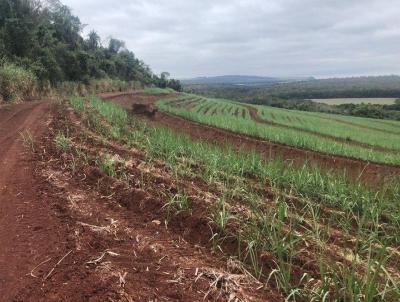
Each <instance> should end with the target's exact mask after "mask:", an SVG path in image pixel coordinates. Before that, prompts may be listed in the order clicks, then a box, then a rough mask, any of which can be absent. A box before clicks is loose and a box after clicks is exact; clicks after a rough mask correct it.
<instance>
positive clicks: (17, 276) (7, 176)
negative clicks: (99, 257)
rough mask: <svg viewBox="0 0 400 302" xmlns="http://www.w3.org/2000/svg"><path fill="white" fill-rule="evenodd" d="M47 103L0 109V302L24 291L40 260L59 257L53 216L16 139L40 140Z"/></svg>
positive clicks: (47, 111)
mask: <svg viewBox="0 0 400 302" xmlns="http://www.w3.org/2000/svg"><path fill="white" fill-rule="evenodd" d="M49 107H50V105H49V103H47V102H32V103H24V104H20V105H13V106H9V107H8V106H7V107H6V108H0V120H1V121H2V123H1V127H0V164H1V173H0V225H1V228H0V242H1V245H0V297H1V299H2V300H1V301H14V298H15V296H16V295H17V293H18V292H19V291H20V290H21V289H23V288H25V287H26V286H28V284H29V283H30V281H31V279H33V278H32V277H31V276H27V275H29V272H30V271H31V270H32V268H33V267H34V266H35V265H36V264H38V263H40V261H42V260H43V259H42V258H41V257H42V256H43V254H44V255H46V254H47V255H49V254H51V252H50V251H52V252H54V253H57V251H58V244H57V242H62V240H61V238H60V237H59V236H58V235H59V234H58V228H57V226H56V224H55V221H54V220H55V218H54V217H52V216H53V214H54V213H53V211H52V210H51V209H50V207H49V205H48V204H46V201H45V200H44V199H43V198H42V196H39V193H38V192H39V191H40V186H41V184H40V183H39V182H38V181H37V180H36V178H35V165H34V163H33V161H32V156H31V155H30V154H29V152H27V150H26V148H25V147H24V146H23V143H22V141H21V138H20V132H22V131H30V133H31V134H32V135H33V136H34V137H36V138H37V137H39V136H40V135H41V134H42V133H43V130H44V129H45V127H46V124H45V123H46V120H47V117H48V113H49Z"/></svg>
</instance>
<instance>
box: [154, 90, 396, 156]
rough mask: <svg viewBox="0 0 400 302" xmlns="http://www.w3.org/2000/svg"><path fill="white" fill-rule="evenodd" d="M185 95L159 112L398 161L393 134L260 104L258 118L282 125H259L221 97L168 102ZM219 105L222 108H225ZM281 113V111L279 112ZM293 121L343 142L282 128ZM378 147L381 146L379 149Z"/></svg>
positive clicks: (303, 144)
mask: <svg viewBox="0 0 400 302" xmlns="http://www.w3.org/2000/svg"><path fill="white" fill-rule="evenodd" d="M187 97H188V95H183V96H179V97H178V98H168V99H164V100H160V101H159V102H157V106H158V108H159V109H160V110H162V111H166V112H169V113H173V114H176V115H178V116H181V117H184V118H186V119H189V120H193V121H196V122H200V123H204V124H208V125H212V126H216V127H220V128H223V129H227V130H231V131H234V132H237V133H241V134H245V135H250V136H254V137H259V138H263V139H268V140H271V141H274V142H278V143H283V144H286V145H289V146H294V147H300V148H304V149H310V150H315V151H319V152H323V153H327V154H335V155H341V156H346V157H351V158H356V159H362V160H366V161H372V162H377V163H388V164H400V152H396V151H395V150H400V146H399V142H400V140H398V139H397V135H394V134H386V133H378V132H375V133H372V134H371V136H370V135H369V134H368V133H369V131H370V130H367V129H362V128H359V129H357V127H353V129H352V130H350V132H351V134H349V132H348V130H346V128H347V129H349V128H350V126H348V125H347V126H345V125H343V124H340V123H336V124H335V125H334V126H332V123H328V122H326V120H322V119H320V118H318V117H313V118H310V116H309V115H308V114H307V113H305V114H304V115H302V114H300V113H297V112H296V113H288V112H287V111H286V110H282V109H281V111H279V109H275V108H270V107H265V106H264V107H261V109H260V107H259V108H258V110H259V111H260V110H261V115H260V117H261V118H262V116H265V115H267V114H273V115H270V118H271V120H272V118H273V117H275V121H276V120H278V121H279V123H282V124H283V125H279V123H277V124H261V123H258V122H257V121H254V120H252V119H251V118H250V116H249V114H248V109H247V108H246V107H245V106H244V105H241V104H239V103H235V102H231V101H229V100H222V99H203V100H202V102H200V103H198V105H196V106H194V107H193V108H191V109H190V110H189V109H187V108H185V107H184V106H181V107H179V106H178V107H174V106H171V105H170V104H173V103H174V102H175V101H177V100H180V101H182V102H184V100H185V98H187ZM205 106H208V107H211V108H220V109H219V110H218V109H217V111H216V114H214V115H211V114H209V113H210V112H214V110H208V111H207V114H205V113H204V111H205V110H204V108H205ZM222 108H225V110H223V109H222ZM226 108H228V109H226ZM229 108H230V111H229ZM233 108H236V109H238V110H245V114H244V116H243V115H241V114H239V115H235V114H232V112H236V109H233ZM282 112H283V113H284V114H282ZM275 114H276V115H275ZM289 114H290V116H289ZM278 115H279V118H278ZM285 116H286V117H285ZM288 117H289V118H288ZM289 119H290V121H289ZM294 123H296V125H298V127H299V128H300V127H304V129H309V130H313V131H315V132H318V131H319V132H320V133H325V134H329V135H331V136H335V135H337V136H338V137H342V138H344V139H345V141H344V142H343V141H336V140H333V139H331V138H329V137H323V136H321V135H319V133H310V132H304V131H301V129H293V128H289V127H286V126H287V125H293V124H294ZM321 129H323V130H321ZM321 131H322V132H321ZM399 137H400V136H399ZM352 140H354V141H359V142H360V143H368V144H371V145H375V146H376V148H369V147H368V146H363V145H358V144H354V143H352ZM379 147H381V148H382V149H379ZM385 148H389V149H390V150H389V152H387V150H385ZM392 149H393V150H392Z"/></svg>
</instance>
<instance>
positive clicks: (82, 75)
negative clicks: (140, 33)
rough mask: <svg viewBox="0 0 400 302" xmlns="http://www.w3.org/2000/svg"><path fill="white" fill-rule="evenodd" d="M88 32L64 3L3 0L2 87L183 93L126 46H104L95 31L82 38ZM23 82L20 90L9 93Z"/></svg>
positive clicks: (0, 22)
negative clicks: (93, 84)
mask: <svg viewBox="0 0 400 302" xmlns="http://www.w3.org/2000/svg"><path fill="white" fill-rule="evenodd" d="M83 28H84V25H83V24H82V23H81V21H80V20H79V18H78V17H76V16H74V15H73V14H72V13H71V10H70V9H69V8H68V7H67V6H65V5H63V4H62V3H61V2H60V1H58V0H48V1H38V0H0V87H3V90H17V89H19V90H25V89H26V90H29V89H30V86H32V85H33V84H35V85H37V86H38V87H39V89H40V88H44V87H48V86H49V85H50V86H52V87H54V86H57V85H60V83H63V82H80V83H84V84H86V85H88V84H89V82H90V81H92V80H101V79H103V80H104V79H108V80H110V81H111V80H114V81H115V80H117V81H124V82H136V84H139V85H143V86H145V85H155V86H159V87H166V86H168V87H171V88H174V89H180V83H179V81H175V80H168V77H167V76H168V73H163V74H162V75H161V76H157V75H155V74H154V73H153V72H152V71H151V69H150V67H149V66H148V65H146V64H145V63H144V62H143V61H142V60H140V59H138V58H137V57H136V56H135V54H134V53H133V52H132V51H129V50H128V49H126V48H125V43H124V42H123V41H121V40H118V39H115V38H110V39H109V41H107V42H106V43H105V44H106V45H103V44H102V42H101V40H100V37H99V35H98V34H97V33H96V32H95V31H92V32H90V34H89V35H88V36H87V37H82V30H83ZM18 79H19V81H20V87H13V88H11V87H9V86H10V85H11V84H10V82H12V81H15V80H18ZM6 86H7V87H8V88H7V87H6ZM28 86H29V87H28ZM7 94H12V92H9V91H8V92H3V98H6V99H7V98H11V97H12V96H11V95H10V96H9V95H7Z"/></svg>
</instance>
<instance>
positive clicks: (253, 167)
mask: <svg viewBox="0 0 400 302" xmlns="http://www.w3.org/2000/svg"><path fill="white" fill-rule="evenodd" d="M128 100H130V101H131V104H134V103H135V97H134V96H125V97H121V101H122V102H124V103H125V104H128ZM172 100H173V101H172ZM113 101H114V102H118V98H114V99H113ZM139 101H140V102H141V103H143V99H140V100H139ZM215 103H218V105H219V106H213V105H214V104H215ZM160 104H161V106H160V108H164V107H163V106H168V108H174V109H179V110H182V108H183V107H184V108H185V110H186V111H185V112H188V114H193V115H194V116H205V117H207V118H216V119H217V120H218V117H220V119H221V121H220V122H221V123H222V122H223V121H225V122H226V121H228V122H230V121H231V120H230V119H228V120H227V119H224V116H225V117H226V116H232V119H242V120H244V121H248V122H249V123H250V122H251V118H252V117H251V114H250V113H249V110H247V109H248V108H246V107H242V106H240V105H238V104H234V103H230V102H227V101H221V102H216V101H214V100H203V99H200V98H198V97H191V98H190V99H189V100H187V96H184V97H179V98H174V99H169V100H168V101H162V102H161V103H160ZM221 104H222V105H221ZM65 106H67V107H68V106H71V107H72V108H73V110H74V112H75V114H76V115H77V116H78V117H79V120H80V121H81V122H80V123H81V124H82V125H85V127H87V128H88V130H90V131H92V132H93V133H95V134H96V135H97V136H98V141H99V142H103V143H102V144H103V147H101V149H102V152H101V153H98V152H96V151H95V150H93V149H91V148H86V147H84V146H85V144H86V143H85V142H86V141H87V138H85V135H84V136H81V137H79V136H75V135H71V134H70V135H69V134H68V133H65V132H59V133H58V134H57V136H56V137H55V138H54V142H55V144H56V146H57V148H59V149H61V150H64V152H66V153H67V154H68V155H67V156H68V158H70V160H68V161H67V162H69V163H70V169H72V170H75V171H77V172H76V173H79V171H80V169H81V168H79V167H85V166H93V167H96V168H97V169H99V170H100V171H101V173H103V174H105V175H107V176H108V177H110V178H111V179H115V180H117V181H118V182H122V183H124V184H126V186H127V187H128V188H132V190H133V189H136V190H138V189H140V190H143V191H145V192H147V194H150V196H151V198H153V199H149V198H150V197H149V198H148V200H149V201H148V202H146V204H147V205H148V206H151V204H153V205H154V203H155V200H158V201H157V202H156V204H158V203H160V204H159V209H161V212H157V213H158V215H161V216H162V217H161V218H160V217H158V218H157V219H158V220H159V221H164V220H165V224H166V227H167V226H168V227H171V226H172V227H174V226H176V225H182V227H184V228H185V229H186V232H187V233H189V234H190V235H189V236H186V237H184V238H185V240H188V241H189V242H193V240H194V241H196V240H199V242H200V243H198V244H200V245H205V246H208V245H210V247H211V248H212V249H214V251H215V252H216V253H221V252H223V254H222V255H224V257H228V258H229V259H231V261H232V259H235V263H236V264H235V265H236V266H237V267H241V271H242V272H243V271H244V270H245V271H248V272H250V273H251V274H252V275H253V276H254V277H255V278H256V279H257V280H258V281H256V279H254V280H253V281H251V282H254V284H255V285H257V286H259V287H258V288H257V291H256V292H257V293H258V295H259V296H258V299H260V301H263V299H265V300H268V298H267V296H268V297H269V299H271V297H274V298H273V300H274V301H276V300H278V301H279V300H281V301H284V300H285V299H287V300H289V301H371V302H372V301H398V299H399V298H400V290H399V284H400V283H399V281H400V271H399V267H400V266H399V264H400V263H399V259H400V258H399V256H400V251H399V249H398V248H399V244H400V237H399V234H398V227H399V216H400V206H399V204H398V203H397V200H398V198H399V197H400V187H399V185H398V182H397V183H392V184H389V183H388V184H387V185H386V186H381V187H379V188H376V187H369V186H368V185H366V184H363V183H360V182H358V181H356V182H354V181H352V182H350V181H349V180H348V179H347V178H346V177H345V176H343V175H341V174H332V173H328V172H325V171H323V170H321V169H318V168H316V167H313V166H310V165H309V164H307V163H305V164H304V165H303V166H300V167H299V166H293V165H290V164H289V165H288V163H287V162H285V161H283V160H279V159H275V160H273V159H270V160H268V161H266V160H264V159H263V158H262V157H261V156H260V155H258V154H257V153H255V152H245V151H235V150H234V149H233V148H232V147H230V146H229V145H215V144H209V143H206V142H204V141H202V140H196V141H194V140H192V139H191V138H189V137H188V136H186V135H182V134H179V133H176V132H175V131H171V130H170V129H167V128H163V127H160V126H157V118H155V119H153V120H152V118H150V119H148V118H146V119H145V121H147V122H144V121H142V118H140V117H138V116H133V117H132V116H131V115H129V111H126V110H124V109H123V108H122V107H120V106H119V105H116V104H114V103H113V102H104V101H102V100H100V99H98V98H95V97H90V98H87V99H83V98H72V99H71V100H70V102H69V104H66V105H65ZM196 106H198V107H200V109H199V108H197V109H199V110H201V111H200V113H196V111H194V110H195V108H196ZM128 107H129V106H128ZM205 111H207V112H205ZM210 111H211V113H210V114H208V112H210ZM212 113H213V114H212ZM195 114H196V115H195ZM188 116H190V115H188ZM148 123H150V124H148ZM228 125H229V124H228ZM108 142H113V143H112V144H111V143H110V147H107V144H109V143H108ZM82 144H83V145H82ZM104 144H106V145H104ZM115 144H119V146H120V147H118V148H117V149H116V147H113V148H112V149H109V148H111V146H114V145H115ZM117 150H119V151H117ZM127 150H135V151H134V152H133V151H130V153H129V152H128V151H127ZM132 152H133V153H132ZM116 154H118V156H117V155H116ZM135 154H136V155H135ZM132 160H133V161H134V162H136V161H138V162H136V163H135V164H134V165H133V166H132ZM139 162H140V164H139ZM138 164H139V166H138ZM135 167H142V168H141V169H140V170H137V171H136V170H135V169H136V168H135ZM167 175H168V177H166V176H167ZM396 184H397V185H396ZM108 194H113V193H112V191H111V192H108ZM194 234H198V235H197V236H195V235H194ZM200 234H201V235H200ZM199 235H200V236H201V237H202V238H198V236H199ZM194 238H197V239H194ZM203 276H204V275H203ZM186 277H187V276H186ZM220 278H221V282H223V283H224V286H223V287H222V288H221V289H218V288H216V289H213V291H212V292H213V293H214V294H215V290H216V291H217V292H219V294H220V295H221V296H220V297H226V299H227V300H228V298H229V297H238V298H242V299H244V300H247V299H255V300H257V299H256V298H255V297H252V296H246V295H248V291H246V290H245V291H243V292H242V294H239V293H240V291H237V292H234V287H235V286H236V289H237V288H238V287H239V288H240V287H241V286H243V284H246V282H245V279H240V278H239V277H237V275H235V274H234V273H231V274H229V273H226V274H221V275H220ZM235 278H236V279H235ZM237 278H239V279H237ZM182 280H184V279H182ZM214 280H216V279H214ZM222 280H223V281H222ZM235 284H236V285H235ZM247 289H248V288H247ZM250 292H251V291H250ZM260 292H261V293H260ZM232 293H234V294H232ZM262 293H265V294H267V296H265V297H264V298H263V294H262ZM243 294H244V295H245V296H243Z"/></svg>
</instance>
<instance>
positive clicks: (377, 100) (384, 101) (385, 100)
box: [312, 98, 396, 105]
mask: <svg viewBox="0 0 400 302" xmlns="http://www.w3.org/2000/svg"><path fill="white" fill-rule="evenodd" d="M312 101H314V102H318V103H325V104H328V105H341V104H363V103H364V104H377V105H392V104H394V102H395V101H396V98H337V99H312Z"/></svg>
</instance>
